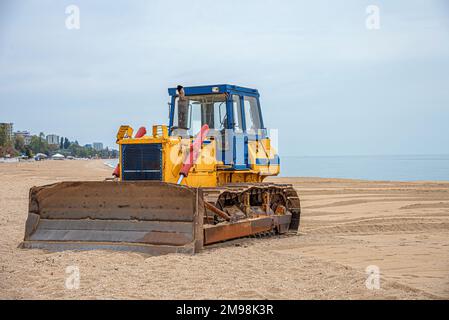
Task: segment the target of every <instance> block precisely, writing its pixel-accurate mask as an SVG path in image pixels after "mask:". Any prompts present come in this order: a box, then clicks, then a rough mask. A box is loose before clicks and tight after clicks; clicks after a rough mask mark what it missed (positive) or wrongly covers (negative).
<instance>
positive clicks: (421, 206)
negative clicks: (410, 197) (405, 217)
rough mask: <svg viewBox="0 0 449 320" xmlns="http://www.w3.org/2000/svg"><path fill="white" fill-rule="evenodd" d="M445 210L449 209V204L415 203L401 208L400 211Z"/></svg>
mask: <svg viewBox="0 0 449 320" xmlns="http://www.w3.org/2000/svg"><path fill="white" fill-rule="evenodd" d="M445 208H447V209H449V202H438V203H415V204H409V205H406V206H403V207H400V208H399V209H445ZM448 214H449V211H448Z"/></svg>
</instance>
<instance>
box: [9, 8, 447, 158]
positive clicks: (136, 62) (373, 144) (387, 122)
mask: <svg viewBox="0 0 449 320" xmlns="http://www.w3.org/2000/svg"><path fill="white" fill-rule="evenodd" d="M69 5H76V6H77V7H78V8H79V13H80V15H79V18H80V19H79V22H80V28H79V29H68V28H67V27H66V19H68V18H69V15H70V14H67V13H66V8H67V6H69ZM370 5H374V6H377V8H378V10H379V11H378V12H379V15H378V17H379V19H378V22H379V23H378V27H379V28H375V29H372V28H368V27H367V19H368V21H372V19H371V18H372V11H370V12H368V13H367V7H368V6H370ZM221 83H229V84H235V85H240V86H247V87H251V88H257V89H258V90H259V92H260V95H261V98H260V99H261V106H262V113H263V116H264V123H265V126H266V127H267V128H271V129H277V130H278V134H277V135H278V138H279V142H278V148H279V153H280V154H281V155H288V156H312V155H315V156H319V155H382V154H393V155H397V154H448V153H449V3H448V2H447V1H445V0H441V1H436V0H427V1H420V0H412V1H410V0H408V1H401V0H396V1H374V0H371V1H364V0H345V1H343V0H340V1H335V0H333V1H323V0H318V1H308V2H305V1H275V0H270V1H260V0H259V1H253V0H248V1H234V0H229V1H225V2H223V1H221V2H212V1H205V0H204V1H196V0H191V1H188V2H186V1H170V2H169V1H144V0H141V1H137V0H134V1H123V0H121V1H113V2H112V1H99V0H88V1H76V0H71V1H56V0H53V1H48V0H39V1H37V0H35V1H31V0H30V1H27V0H22V1H14V0H6V1H5V0H3V1H1V2H0V122H13V123H14V129H15V130H30V131H31V132H32V133H35V134H38V133H39V132H41V131H42V132H45V133H46V134H58V135H60V136H64V137H68V138H69V139H70V140H78V141H79V143H80V144H87V143H92V142H94V141H101V142H103V143H104V144H105V145H106V146H109V147H116V145H115V135H116V132H117V129H118V127H119V126H120V125H121V124H129V125H131V126H133V127H134V128H136V130H137V128H138V127H140V126H146V127H147V128H150V127H151V125H152V124H166V123H167V122H168V106H167V102H168V93H167V88H168V87H174V86H176V85H177V84H183V85H184V86H190V85H203V84H221Z"/></svg>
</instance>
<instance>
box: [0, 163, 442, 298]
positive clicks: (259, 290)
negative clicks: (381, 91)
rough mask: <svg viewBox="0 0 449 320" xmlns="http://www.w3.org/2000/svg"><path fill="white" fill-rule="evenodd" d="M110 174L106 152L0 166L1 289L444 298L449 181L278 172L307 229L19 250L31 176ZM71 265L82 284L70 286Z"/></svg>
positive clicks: (52, 293)
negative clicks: (152, 251) (144, 246)
mask: <svg viewBox="0 0 449 320" xmlns="http://www.w3.org/2000/svg"><path fill="white" fill-rule="evenodd" d="M110 173H111V168H108V167H107V166H105V165H104V164H103V161H102V160H91V161H82V160H77V161H68V160H66V161H42V162H35V163H2V164H0V177H1V183H0V299H192V298H195V299H246V298H249V299H448V298H449V182H431V181H428V182H385V181H362V180H345V179H320V178H273V179H271V181H277V182H287V183H291V184H293V185H294V186H295V188H297V190H298V192H299V193H300V196H301V200H302V208H303V212H302V217H301V227H300V234H298V235H297V236H281V237H279V236H278V237H272V238H263V239H240V240H236V241H231V242H228V243H225V244H220V245H214V246H212V247H210V248H208V249H206V250H203V251H202V252H201V253H199V254H197V255H195V256H189V255H182V254H170V255H165V256H157V257H151V256H145V255H141V254H137V253H127V252H112V251H111V252H110V251H89V252H70V251H66V252H57V253H49V252H45V251H41V250H24V249H19V248H17V246H18V245H19V243H20V242H21V240H22V238H23V234H24V224H25V220H26V217H27V206H28V191H29V188H30V187H31V186H34V185H43V184H47V183H52V182H57V181H62V180H102V179H104V178H105V177H109V176H110ZM69 266H76V267H78V268H79V271H80V286H79V288H78V289H67V288H66V286H65V281H66V277H67V274H66V268H67V267H69ZM369 266H374V267H376V268H378V269H379V271H380V274H381V278H380V287H379V288H378V289H376V288H371V289H368V288H367V286H366V284H365V282H366V279H367V277H368V275H367V273H366V268H367V267H369ZM371 268H372V267H371Z"/></svg>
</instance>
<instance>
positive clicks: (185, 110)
mask: <svg viewBox="0 0 449 320" xmlns="http://www.w3.org/2000/svg"><path fill="white" fill-rule="evenodd" d="M168 93H169V95H170V102H169V124H168V126H167V125H153V126H152V130H151V132H146V129H145V128H144V127H141V128H140V129H139V130H138V131H137V133H135V134H134V130H133V129H132V128H131V127H130V126H126V125H124V126H121V127H120V129H119V130H118V133H117V144H118V146H119V163H118V165H117V167H116V170H115V171H114V178H113V179H109V180H105V181H74V182H59V183H55V184H50V185H45V186H39V187H33V188H31V189H30V195H29V213H28V218H27V221H26V225H25V237H24V241H23V242H22V243H21V247H22V248H41V249H46V250H50V251H59V250H91V249H112V250H129V251H136V252H142V253H147V254H164V253H172V252H182V253H195V252H198V251H199V250H201V249H202V248H203V247H204V246H207V245H210V244H214V243H219V242H222V241H226V240H230V239H236V238H242V237H251V236H260V235H273V234H285V233H291V232H293V233H296V232H297V231H298V228H299V220H300V201H299V197H298V194H297V192H296V190H295V189H294V188H293V187H292V186H291V185H289V184H277V183H268V182H263V181H264V180H265V178H266V177H269V176H275V175H277V174H279V171H280V160H279V156H278V154H277V153H276V150H274V148H273V147H272V146H271V144H270V138H269V137H268V132H267V129H266V128H265V127H264V123H263V118H262V113H261V107H260V102H259V92H258V91H257V90H256V89H250V88H244V87H239V86H235V85H207V86H193V87H186V88H183V87H180V86H178V88H170V89H168Z"/></svg>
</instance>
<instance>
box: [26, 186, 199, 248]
mask: <svg viewBox="0 0 449 320" xmlns="http://www.w3.org/2000/svg"><path fill="white" fill-rule="evenodd" d="M203 217H204V203H203V196H202V191H201V189H198V188H190V187H186V186H179V185H175V184H170V183H164V182H159V181H132V182H131V181H83V182H60V183H55V184H51V185H46V186H41V187H33V188H31V190H30V196H29V213H28V218H27V221H26V225H25V237H24V241H23V242H22V243H21V247H22V248H39V249H46V250H50V251H61V250H91V249H107V250H126V251H136V252H141V253H147V254H165V253H176V252H180V253H181V252H182V253H191V254H193V253H195V252H198V251H199V250H200V249H201V248H202V247H203Z"/></svg>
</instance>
